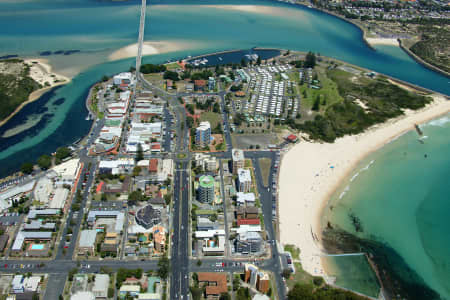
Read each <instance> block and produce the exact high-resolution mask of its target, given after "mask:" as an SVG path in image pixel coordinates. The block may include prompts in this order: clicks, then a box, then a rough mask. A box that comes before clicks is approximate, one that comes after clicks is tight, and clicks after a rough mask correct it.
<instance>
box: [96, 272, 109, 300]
mask: <svg viewBox="0 0 450 300" xmlns="http://www.w3.org/2000/svg"><path fill="white" fill-rule="evenodd" d="M108 287H109V275H107V274H96V275H95V281H94V286H93V288H92V293H93V294H94V296H95V299H107V298H108Z"/></svg>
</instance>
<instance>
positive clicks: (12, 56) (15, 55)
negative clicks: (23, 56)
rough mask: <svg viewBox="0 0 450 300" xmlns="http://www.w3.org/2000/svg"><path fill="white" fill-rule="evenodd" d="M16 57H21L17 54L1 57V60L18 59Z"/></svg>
mask: <svg viewBox="0 0 450 300" xmlns="http://www.w3.org/2000/svg"><path fill="white" fill-rule="evenodd" d="M16 57H19V55H17V54H8V55H4V56H0V59H10V58H16Z"/></svg>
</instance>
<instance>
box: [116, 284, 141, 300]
mask: <svg viewBox="0 0 450 300" xmlns="http://www.w3.org/2000/svg"><path fill="white" fill-rule="evenodd" d="M140 291H141V287H140V286H139V285H122V286H121V287H120V290H119V296H120V297H121V298H123V297H125V296H126V295H127V294H129V295H130V296H132V297H136V296H137V295H139V292H140Z"/></svg>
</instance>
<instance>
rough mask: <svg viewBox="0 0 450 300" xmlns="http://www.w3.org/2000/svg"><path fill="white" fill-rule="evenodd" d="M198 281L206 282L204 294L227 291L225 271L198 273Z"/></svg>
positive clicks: (216, 293) (217, 293)
mask: <svg viewBox="0 0 450 300" xmlns="http://www.w3.org/2000/svg"><path fill="white" fill-rule="evenodd" d="M198 281H199V282H208V286H207V287H206V295H220V294H222V293H226V292H227V291H228V288H227V275H226V274H225V273H207V272H199V273H198Z"/></svg>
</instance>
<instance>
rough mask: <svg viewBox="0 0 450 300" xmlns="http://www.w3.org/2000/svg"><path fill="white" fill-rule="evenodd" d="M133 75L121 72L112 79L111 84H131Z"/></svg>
mask: <svg viewBox="0 0 450 300" xmlns="http://www.w3.org/2000/svg"><path fill="white" fill-rule="evenodd" d="M132 78H133V74H131V72H123V73H119V74H117V75H115V76H114V77H113V83H114V84H115V85H121V84H130V83H131V82H132Z"/></svg>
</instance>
